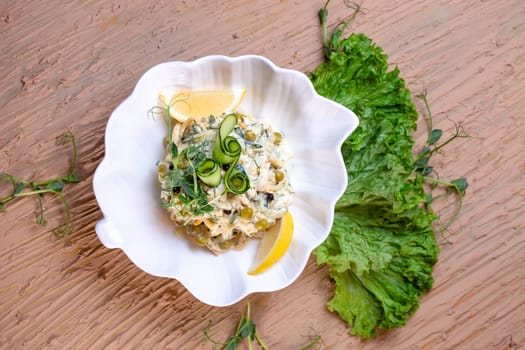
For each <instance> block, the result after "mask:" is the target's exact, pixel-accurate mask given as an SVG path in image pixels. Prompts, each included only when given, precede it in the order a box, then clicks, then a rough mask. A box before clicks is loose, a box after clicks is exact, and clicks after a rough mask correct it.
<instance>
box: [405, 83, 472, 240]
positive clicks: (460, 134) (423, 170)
mask: <svg viewBox="0 0 525 350" xmlns="http://www.w3.org/2000/svg"><path fill="white" fill-rule="evenodd" d="M415 97H416V98H418V99H420V100H422V101H423V104H424V106H425V110H426V120H427V127H428V136H427V141H426V142H425V145H424V146H423V149H422V150H421V152H419V154H418V155H417V156H416V157H415V159H414V169H413V171H414V173H416V174H420V175H422V176H423V180H424V181H425V182H426V183H428V184H429V185H430V188H431V191H430V192H429V193H428V194H427V206H428V207H429V209H431V206H432V202H433V201H435V200H437V199H439V198H442V197H445V196H448V195H450V194H452V193H456V195H457V196H458V206H457V208H456V210H455V212H454V213H453V214H452V217H451V219H450V220H449V221H448V222H447V223H446V224H445V225H443V226H441V227H440V231H441V232H444V231H446V230H447V229H448V228H449V227H450V226H451V225H452V224H453V223H454V222H455V221H456V219H457V217H458V216H459V212H460V211H461V207H462V205H463V196H464V195H465V191H466V189H467V187H468V181H467V179H466V178H464V177H461V178H458V179H454V180H452V181H445V180H441V179H439V177H438V176H437V174H436V172H435V171H434V168H433V167H432V166H430V165H429V160H430V157H431V156H432V155H433V154H435V153H437V152H439V151H441V150H442V149H443V148H444V147H445V146H446V145H448V144H450V143H451V142H452V141H454V140H455V139H457V138H466V137H468V136H469V135H468V133H467V131H466V130H465V129H464V128H463V126H462V125H461V124H454V126H455V132H454V134H453V135H452V136H451V137H449V138H448V139H447V140H445V141H443V142H442V143H441V144H438V142H439V140H440V139H441V137H442V136H443V130H441V129H434V128H433V120H432V111H431V110H430V105H429V103H428V97H427V91H426V90H423V92H422V93H420V94H418V95H416V96H415ZM432 174H435V175H436V177H433V176H431V175H432ZM438 186H441V187H445V188H446V189H447V191H446V192H445V194H442V195H439V196H434V195H433V194H432V190H434V189H435V188H437V187H438Z"/></svg>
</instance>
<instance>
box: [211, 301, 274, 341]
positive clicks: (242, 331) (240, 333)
mask: <svg viewBox="0 0 525 350" xmlns="http://www.w3.org/2000/svg"><path fill="white" fill-rule="evenodd" d="M210 327H211V321H210V322H209V323H208V326H207V327H206V328H205V329H204V330H203V333H204V336H205V338H206V340H208V341H209V342H211V343H213V344H215V345H219V346H221V349H224V350H234V349H237V346H238V345H239V342H240V341H242V340H243V339H245V340H246V341H247V342H248V347H249V349H250V350H251V349H253V342H254V341H256V342H257V343H258V344H259V345H260V346H261V348H262V349H264V350H268V347H267V346H266V344H265V343H264V341H263V340H262V339H261V337H260V336H259V334H258V333H257V330H256V327H255V323H254V322H253V321H252V319H251V303H250V302H249V301H248V303H247V305H246V313H245V314H242V315H241V317H240V319H239V322H238V323H237V328H236V329H235V332H234V334H233V335H232V336H231V337H229V338H228V339H227V340H226V341H225V342H219V341H216V340H214V339H213V338H211V337H210V335H209V331H210Z"/></svg>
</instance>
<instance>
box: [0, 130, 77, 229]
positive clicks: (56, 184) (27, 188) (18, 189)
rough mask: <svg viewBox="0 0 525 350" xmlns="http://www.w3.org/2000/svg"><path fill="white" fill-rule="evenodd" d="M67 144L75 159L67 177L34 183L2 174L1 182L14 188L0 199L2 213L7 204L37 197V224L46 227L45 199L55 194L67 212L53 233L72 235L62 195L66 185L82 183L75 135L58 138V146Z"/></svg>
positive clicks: (69, 218)
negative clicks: (69, 144) (62, 221)
mask: <svg viewBox="0 0 525 350" xmlns="http://www.w3.org/2000/svg"><path fill="white" fill-rule="evenodd" d="M66 143H71V144H72V149H73V159H72V162H71V165H70V167H69V171H68V173H67V175H65V176H62V177H57V178H53V179H48V180H42V181H33V180H24V179H20V178H17V177H16V176H14V175H11V174H8V173H4V172H2V173H0V180H3V181H7V182H9V183H11V185H12V186H13V189H12V192H11V193H10V194H9V195H7V196H5V197H3V198H0V211H3V210H5V208H6V206H7V203H9V202H11V201H13V200H15V199H19V198H22V197H29V196H36V198H37V200H38V214H37V219H36V223H37V224H38V225H41V226H44V225H46V224H47V221H46V220H45V217H44V213H45V210H44V203H43V197H44V195H45V194H53V195H55V196H56V197H57V198H58V199H59V200H60V201H61V202H62V205H63V206H64V210H65V212H66V214H65V215H66V217H65V222H64V224H62V225H60V226H58V227H56V228H54V229H53V232H54V233H55V235H56V236H57V237H64V236H67V235H68V234H69V233H71V231H72V225H71V211H70V208H69V204H68V202H67V200H66V198H65V197H64V195H63V193H62V191H63V189H64V186H65V184H69V183H77V182H80V178H79V177H78V176H77V175H75V170H76V168H77V145H76V140H75V135H73V133H72V132H71V131H68V132H66V133H65V134H63V135H61V136H59V137H58V138H57V144H58V145H64V144H66Z"/></svg>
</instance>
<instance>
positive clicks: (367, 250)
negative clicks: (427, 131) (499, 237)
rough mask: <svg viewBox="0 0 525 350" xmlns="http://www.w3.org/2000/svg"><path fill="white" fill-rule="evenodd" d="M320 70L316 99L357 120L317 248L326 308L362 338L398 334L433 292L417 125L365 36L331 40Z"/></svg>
mask: <svg viewBox="0 0 525 350" xmlns="http://www.w3.org/2000/svg"><path fill="white" fill-rule="evenodd" d="M331 44H332V46H331V50H330V54H329V56H328V60H327V62H325V63H323V64H321V65H319V67H317V69H316V70H315V71H314V72H313V73H312V74H311V75H310V78H311V80H312V82H313V84H314V87H315V88H316V90H317V91H318V92H319V93H320V94H321V95H323V96H325V97H327V98H330V99H332V100H334V101H336V102H339V103H341V104H342V105H344V106H346V107H348V108H349V109H351V110H352V111H354V113H356V114H357V116H358V117H359V121H360V125H359V127H358V129H357V130H356V131H355V132H354V133H353V134H352V135H351V136H350V137H349V138H348V139H347V140H346V141H345V142H344V144H343V146H342V149H341V152H342V154H343V158H344V161H345V165H346V169H347V174H348V187H347V189H346V191H345V193H344V194H343V196H342V197H341V198H340V199H339V201H338V203H337V205H336V212H335V219H334V224H333V227H332V230H331V232H330V235H329V236H328V238H327V240H326V241H325V242H324V243H323V244H322V245H321V246H319V247H318V248H317V249H316V252H315V253H316V257H317V263H318V264H328V265H329V268H330V276H331V278H332V279H333V280H334V282H335V286H336V287H335V292H334V297H333V299H332V300H330V301H329V302H328V309H329V310H330V311H334V312H337V313H338V314H339V315H340V316H341V317H342V318H343V319H344V320H345V321H346V322H348V324H349V325H350V326H351V329H350V333H351V334H354V335H358V336H361V337H362V338H369V337H372V336H373V335H375V333H376V330H377V329H378V328H382V329H392V328H395V327H400V326H402V325H404V324H406V322H407V321H408V318H409V317H410V316H411V315H412V314H413V313H414V312H415V310H417V308H418V307H419V303H420V298H421V296H422V295H423V294H424V293H425V292H426V291H428V290H430V288H431V287H432V284H433V281H434V280H433V278H432V267H433V265H434V264H435V262H436V260H437V256H438V252H439V247H438V245H437V243H436V240H435V235H434V231H433V229H432V226H431V225H432V222H433V221H434V220H436V218H437V216H436V215H435V214H433V213H432V212H431V211H429V210H427V209H426V207H425V206H424V204H425V203H426V201H427V194H426V192H425V190H424V188H423V179H422V177H421V175H420V174H415V173H414V172H413V168H414V164H413V163H414V159H413V155H412V149H413V147H414V140H413V138H412V132H413V131H414V130H415V128H416V121H417V118H418V115H417V111H416V108H415V106H414V104H413V102H412V100H411V95H410V91H409V90H408V89H407V88H406V86H405V82H404V80H403V79H402V78H401V77H400V76H399V70H398V69H397V68H395V69H393V70H390V71H389V70H388V69H389V67H388V57H387V56H386V55H385V54H384V53H383V51H382V49H381V48H380V47H378V46H377V45H375V44H374V42H373V41H372V40H371V39H370V38H368V37H367V36H366V35H364V34H352V35H350V36H349V37H347V38H345V39H342V40H335V41H332V43H331Z"/></svg>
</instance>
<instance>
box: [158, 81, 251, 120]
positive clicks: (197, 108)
mask: <svg viewBox="0 0 525 350" xmlns="http://www.w3.org/2000/svg"><path fill="white" fill-rule="evenodd" d="M245 94H246V89H244V88H240V89H224V90H187V91H180V90H174V89H173V90H170V89H164V90H162V91H161V92H160V93H159V99H160V101H161V102H162V103H163V104H164V105H166V106H168V105H169V107H170V115H171V117H172V118H174V119H176V120H178V121H179V122H184V121H186V120H188V119H199V118H204V117H207V116H209V115H220V114H222V113H230V112H233V111H234V110H235V109H236V108H237V107H238V106H239V105H240V104H241V102H242V100H243V99H244V95H245Z"/></svg>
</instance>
